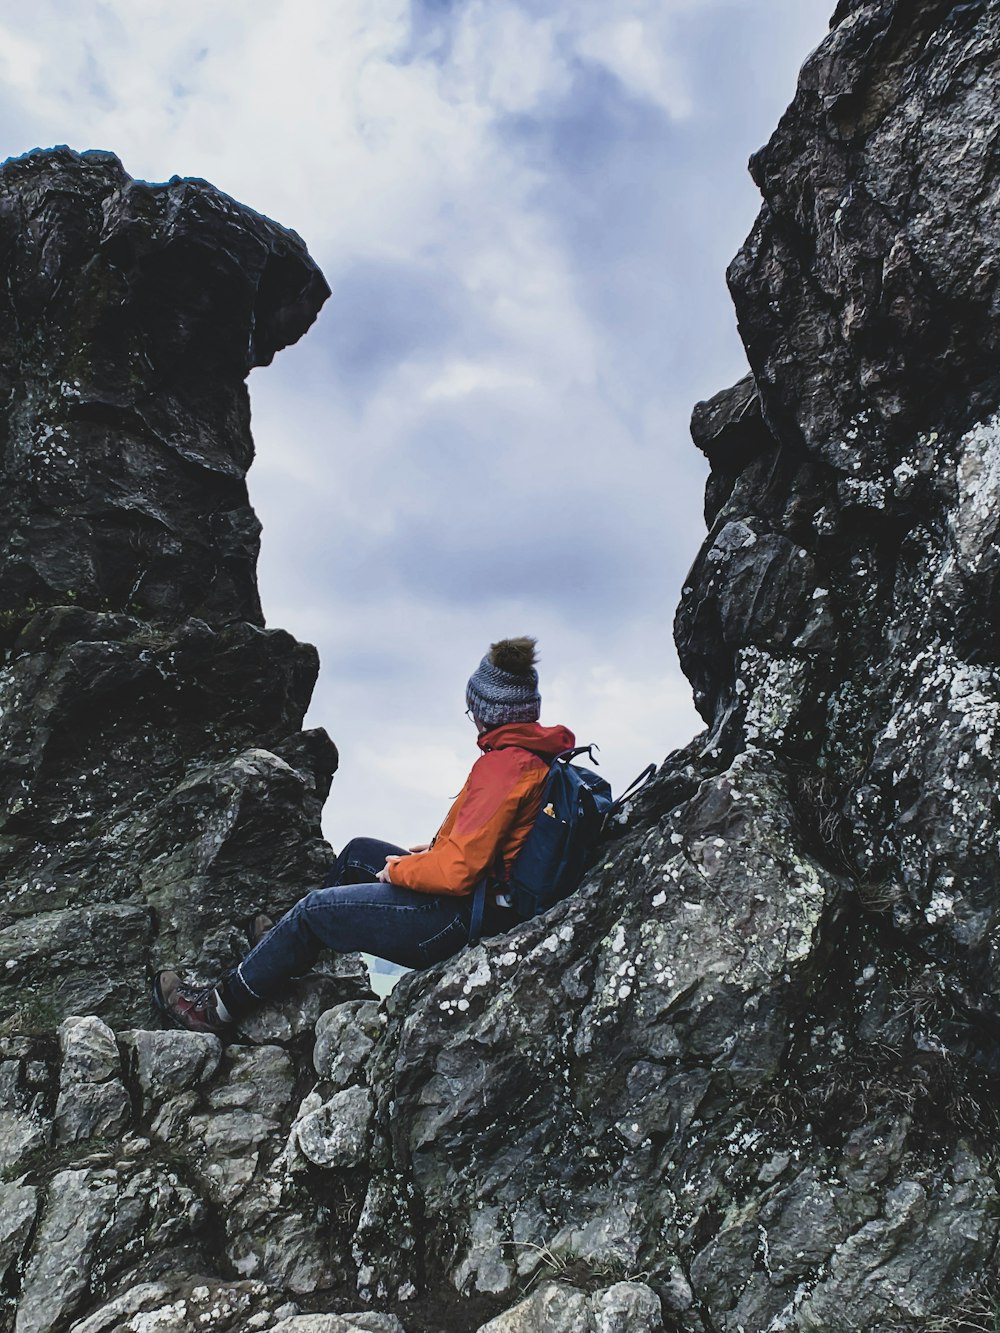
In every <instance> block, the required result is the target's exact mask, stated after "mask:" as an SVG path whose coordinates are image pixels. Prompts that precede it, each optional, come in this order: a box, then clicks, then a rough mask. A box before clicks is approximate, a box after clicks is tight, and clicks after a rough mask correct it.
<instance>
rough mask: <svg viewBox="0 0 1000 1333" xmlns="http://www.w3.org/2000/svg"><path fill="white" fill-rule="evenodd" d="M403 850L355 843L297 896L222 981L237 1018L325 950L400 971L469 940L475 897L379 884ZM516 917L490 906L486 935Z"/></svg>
mask: <svg viewBox="0 0 1000 1333" xmlns="http://www.w3.org/2000/svg"><path fill="white" fill-rule="evenodd" d="M405 855H407V853H406V851H405V849H404V848H402V847H396V846H394V845H393V844H392V843H391V842H379V841H378V839H376V838H355V839H353V841H351V842H349V843H348V844H347V846H346V847H345V848H344V850H343V851H342V852H341V853H340V855H339V856H338V857H337V860H336V862H335V863H334V865H333V868H332V869H331V871H330V873H329V874H328V876H327V880H326V884H325V885H324V887H323V888H320V889H314V890H313V891H312V893H307V894H306V896H305V897H304V898H300V899H299V901H298V902H297V903H296V904H295V906H294V907H293V908H292V909H291V911H289V912H286V913H285V915H284V916H283V917H282V918H281V920H280V921H279V922H278V923H277V925H276V926H275V927H274V929H273V930H271V931H269V932H268V934H267V935H265V936H264V938H263V939H262V940H261V942H260V943H259V944H258V945H257V946H256V947H255V948H254V949H251V951H250V952H249V953H248V954H247V956H246V958H244V959H243V961H242V963H240V965H239V966H238V967H237V968H235V969H234V970H233V971H232V972H230V973H228V975H227V976H226V977H225V978H224V979H223V981H222V983H221V985H220V991H221V994H222V1000H223V1003H224V1004H225V1006H226V1008H227V1009H228V1010H229V1012H230V1013H231V1014H232V1015H233V1017H234V1018H239V1017H242V1015H244V1014H245V1013H247V1012H248V1011H249V1010H251V1009H253V1008H254V1007H255V1006H256V1005H258V1004H260V1003H261V1002H263V1001H266V1000H273V999H277V998H279V997H280V996H281V995H283V994H285V993H286V992H287V991H288V987H289V982H290V981H292V980H294V979H295V978H296V977H301V976H303V975H304V974H305V973H306V972H308V971H309V969H310V968H311V967H312V966H313V964H314V963H315V962H316V959H317V957H318V956H319V954H320V951H321V950H323V949H333V950H334V951H335V952H336V953H355V952H363V953H370V954H374V955H375V956H376V957H377V958H387V959H388V960H389V961H390V962H392V963H399V964H401V965H402V966H403V967H411V968H424V967H430V966H431V964H432V963H439V962H441V961H442V960H443V959H445V958H450V957H451V955H452V954H454V953H457V952H458V950H459V949H461V948H462V946H463V945H465V944H468V942H469V921H470V915H471V899H470V898H468V897H461V898H460V897H456V896H455V895H454V894H447V893H440V894H437V893H435V894H432V893H416V892H415V891H414V890H413V889H400V888H396V887H395V886H393V885H392V884H383V883H380V882H378V881H376V879H375V876H376V875H377V874H378V872H379V871H380V870H381V869H382V868H383V867H384V865H385V858H386V857H387V856H405ZM515 922H516V917H515V915H514V913H513V912H512V911H509V910H505V909H503V908H497V907H491V906H490V905H487V910H486V919H485V921H484V923H483V934H484V935H496V934H498V933H499V932H500V931H502V930H507V929H509V927H510V926H512V925H514V924H515Z"/></svg>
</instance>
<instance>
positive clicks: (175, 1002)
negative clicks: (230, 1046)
mask: <svg viewBox="0 0 1000 1333" xmlns="http://www.w3.org/2000/svg"><path fill="white" fill-rule="evenodd" d="M217 1000H218V997H217V995H216V993H215V987H214V986H192V985H191V984H190V983H189V982H187V981H185V980H184V978H183V977H181V976H179V975H178V973H176V972H157V974H156V978H155V980H154V982H153V1003H154V1004H155V1005H156V1007H157V1009H159V1011H160V1013H161V1014H162V1015H163V1017H164V1018H165V1019H166V1020H167V1022H168V1023H172V1024H173V1025H174V1027H178V1028H186V1029H187V1030H188V1032H211V1033H213V1034H214V1035H215V1036H216V1037H220V1038H221V1039H222V1040H223V1041H226V1040H227V1039H228V1038H229V1037H230V1036H231V1035H232V1031H233V1025H232V1024H231V1023H224V1022H223V1021H222V1019H221V1018H220V1017H219V1011H218V1008H217V1007H216V1006H217Z"/></svg>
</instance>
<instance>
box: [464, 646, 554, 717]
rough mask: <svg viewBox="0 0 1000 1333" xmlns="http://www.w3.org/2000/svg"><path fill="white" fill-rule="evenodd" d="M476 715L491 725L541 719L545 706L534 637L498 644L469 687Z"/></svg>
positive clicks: (467, 695) (467, 697) (469, 700)
mask: <svg viewBox="0 0 1000 1333" xmlns="http://www.w3.org/2000/svg"><path fill="white" fill-rule="evenodd" d="M465 702H466V703H467V704H468V705H469V708H471V710H472V715H473V717H475V718H477V719H478V720H479V721H480V722H482V723H484V724H485V725H486V726H487V727H499V726H501V725H502V724H503V723H505V722H537V721H538V714H539V712H540V711H541V707H542V696H541V695H540V694H539V693H538V672H537V671H536V670H535V640H534V639H526V638H521V639H501V640H500V642H499V643H494V644H493V645H492V647H491V648H490V651H489V652H488V653H487V654H486V656H485V657H484V658H483V660H482V661H481V662H480V663H479V666H478V667H477V668H476V670H475V671H474V672H473V673H472V675H471V676H470V677H469V683H468V685H467V686H466V687H465Z"/></svg>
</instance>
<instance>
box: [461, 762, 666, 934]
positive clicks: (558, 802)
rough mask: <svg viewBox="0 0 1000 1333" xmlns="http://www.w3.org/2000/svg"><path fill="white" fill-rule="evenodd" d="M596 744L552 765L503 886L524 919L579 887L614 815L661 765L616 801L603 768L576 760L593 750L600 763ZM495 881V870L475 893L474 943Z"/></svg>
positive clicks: (647, 771)
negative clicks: (604, 775) (596, 752)
mask: <svg viewBox="0 0 1000 1333" xmlns="http://www.w3.org/2000/svg"><path fill="white" fill-rule="evenodd" d="M594 748H595V747H594V746H592V745H578V746H577V747H576V748H575V749H573V750H564V751H563V752H562V754H558V755H556V757H555V759H553V761H552V763H551V765H550V766H549V775H548V777H547V778H546V779H545V786H544V788H543V790H542V800H541V804H540V806H539V810H538V814H537V815H536V816H535V822H534V824H533V825H532V827H531V831H530V832H529V834H528V836H527V838H525V840H524V843H523V845H522V847H521V850H520V851H519V852H518V854H517V856H516V858H515V860H514V864H513V865H512V866H511V870H510V879H509V882H508V883H507V884H505V885H504V886H503V892H506V893H507V894H508V895H509V897H510V899H511V903H512V906H513V907H514V910H515V911H516V912H517V914H518V916H519V917H520V919H521V920H522V921H528V920H530V918H531V917H533V916H537V915H538V913H539V912H545V911H547V910H548V909H549V908H550V907H552V906H554V905H555V904H556V903H557V902H558V901H559V900H560V899H561V898H565V897H566V895H567V894H569V893H572V892H573V890H574V889H575V888H576V887H577V885H578V884H579V883H580V881H581V880H582V879H583V877H584V875H585V874H586V872H587V871H588V870H589V869H590V867H591V866H592V865H593V864H594V861H595V860H596V856H597V843H598V840H599V839H600V836H601V834H602V832H603V831H604V829H605V827H606V825H607V823H608V820H609V819H611V818H612V817H613V816H614V815H615V814H617V813H618V811H619V810H621V808H622V806H623V805H624V804H625V802H626V800H628V798H629V796H630V795H633V794H634V792H635V789H636V788H637V787H640V786H641V785H642V784H643V783H645V782H648V780H649V779H650V778H651V777H652V776H653V774H654V773H655V772H656V765H655V764H650V765H649V767H648V768H646V769H643V771H642V772H641V773H640V774H639V776H638V777H637V778H636V779H635V781H634V782H632V783H630V785H629V786H628V787H627V788H626V790H625V791H624V792H623V793H622V795H621V796H619V797H618V799H617V800H613V799H612V796H611V787H610V784H609V783H608V782H607V781H606V780H605V779H604V778H602V777H601V775H600V774H599V773H595V772H594V771H593V769H590V768H582V767H581V766H580V765H579V764H574V763H573V760H574V759H575V758H576V756H577V755H579V754H587V755H589V756H590V759H591V762H592V763H595V764H596V763H597V760H596V759H595V758H594ZM491 885H494V886H495V885H496V876H495V875H487V876H486V877H485V878H484V879H481V880H480V881H479V883H478V884H477V885H476V888H475V890H474V892H473V899H472V924H471V929H470V932H469V939H470V941H471V943H473V944H475V943H476V942H477V941H478V940H479V938H480V936H481V934H482V924H483V912H484V909H485V905H486V893H487V890H488V889H489V887H490V886H491Z"/></svg>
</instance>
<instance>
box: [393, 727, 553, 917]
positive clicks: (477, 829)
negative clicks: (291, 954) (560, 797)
mask: <svg viewBox="0 0 1000 1333" xmlns="http://www.w3.org/2000/svg"><path fill="white" fill-rule="evenodd" d="M575 744H576V737H575V736H574V735H573V733H572V732H571V731H569V730H568V729H567V728H566V727H543V726H542V725H541V724H540V723H538V722H512V723H508V724H507V725H506V726H501V727H494V728H493V730H492V731H488V732H486V733H485V734H484V735H482V736H480V737H479V748H480V749H481V750H482V752H483V753H482V754H481V755H480V757H479V758H478V759H477V760H476V762H475V763H474V764H473V766H472V772H471V773H470V774H469V776H468V778H467V779H466V783H465V786H464V787H463V788H462V790H461V791H460V792H459V794H458V796H457V797H456V798H455V803H454V804H453V805H452V807H451V809H450V810H449V811H448V817H447V819H445V821H444V823H443V824H442V825H441V827H440V829H439V830H438V832H437V835H436V837H435V838H434V842H433V844H432V845H431V847H430V849H429V850H428V851H426V852H414V853H413V854H412V855H411V856H404V857H403V859H402V860H401V861H396V862H395V863H394V864H393V866H392V869H391V871H390V872H389V873H390V878H391V882H392V883H393V884H396V885H398V886H399V887H400V888H405V889H416V890H417V891H418V892H419V893H459V894H468V893H471V892H472V890H473V889H474V888H475V886H476V884H477V883H478V881H479V880H480V879H481V878H482V877H483V875H484V874H485V873H486V872H487V870H489V868H490V866H491V865H493V864H494V862H495V860H496V856H497V853H498V852H500V851H502V853H503V862H504V870H505V872H507V871H509V870H510V866H511V863H512V861H513V860H514V857H515V856H516V855H517V853H518V852H519V851H520V849H521V845H522V843H523V842H524V840H525V838H526V837H527V836H528V833H529V832H530V831H531V826H532V824H534V822H535V816H536V815H537V814H538V807H539V805H540V803H541V797H542V788H543V787H544V786H545V779H546V777H547V776H548V772H549V765H550V764H551V762H552V760H553V759H554V758H555V757H556V755H557V754H561V753H562V752H563V750H569V749H572V747H573V746H574V745H575ZM529 751H531V752H532V753H529ZM539 756H541V758H540V757H539Z"/></svg>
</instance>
